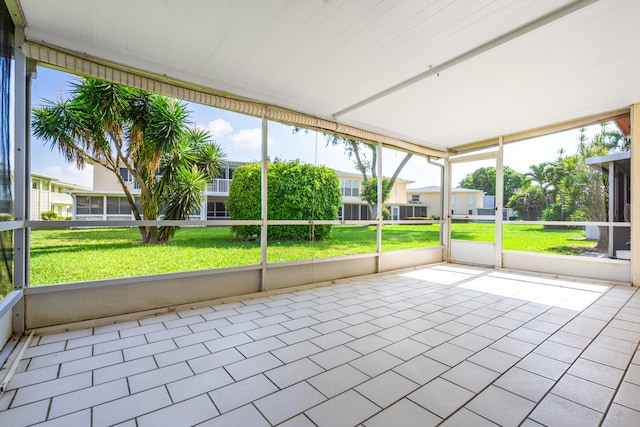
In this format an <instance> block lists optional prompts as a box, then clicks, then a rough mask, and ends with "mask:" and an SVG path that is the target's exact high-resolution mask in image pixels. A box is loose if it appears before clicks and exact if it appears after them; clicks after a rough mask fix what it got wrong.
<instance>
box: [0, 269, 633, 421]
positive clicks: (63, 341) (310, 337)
mask: <svg viewBox="0 0 640 427" xmlns="http://www.w3.org/2000/svg"><path fill="white" fill-rule="evenodd" d="M639 342H640V294H638V292H637V291H636V288H631V287H623V286H610V285H606V284H600V283H591V282H588V281H584V280H566V279H553V278H549V277H542V276H535V275H527V274H522V273H513V272H507V271H494V270H488V269H482V268H474V267H467V266H455V265H435V266H430V267H426V268H421V269H417V270H412V271H403V272H394V273H389V274H383V275H377V276H370V277H366V278H354V279H351V280H348V281H345V282H344V283H341V284H337V285H332V286H327V287H316V288H310V289H305V290H300V291H295V292H290V293H282V294H278V295H271V296H267V297H260V298H255V299H246V300H243V301H240V302H234V303H229V304H222V305H214V306H211V307H205V308H199V309H193V310H189V311H183V312H174V313H169V314H162V315H158V316H153V317H146V318H141V319H139V320H136V321H127V322H122V323H116V324H112V325H109V326H102V327H95V328H90V329H82V330H75V331H71V332H65V333H59V334H53V335H42V336H37V337H34V340H33V341H32V344H31V346H30V348H28V349H27V351H26V353H25V356H24V358H23V360H22V361H21V362H20V365H19V369H18V371H17V373H16V375H15V376H14V377H13V380H12V381H11V383H10V384H9V388H8V391H7V392H5V393H4V395H3V396H2V397H1V398H0V425H2V426H26V425H38V426H96V427H98V426H110V425H119V426H127V427H130V426H131V427H133V426H139V427H146V426H154V427H157V426H164V425H166V426H191V425H201V426H269V425H282V426H314V425H315V426H332V427H339V426H360V425H363V426H367V427H377V426H413V425H415V426H432V425H433V426H435V425H442V426H494V425H500V426H518V425H521V426H527V427H530V426H581V427H586V426H592V425H593V426H599V425H603V426H607V427H609V426H616V427H620V426H638V425H640V351H639V350H638V343H639Z"/></svg>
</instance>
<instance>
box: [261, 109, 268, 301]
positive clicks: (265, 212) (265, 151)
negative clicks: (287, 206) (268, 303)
mask: <svg viewBox="0 0 640 427" xmlns="http://www.w3.org/2000/svg"><path fill="white" fill-rule="evenodd" d="M267 138H268V120H267V118H266V117H264V116H262V191H261V194H262V198H261V201H262V213H261V215H260V216H261V220H262V227H261V228H260V264H261V266H262V276H261V280H260V291H265V290H266V289H265V287H266V284H267V216H268V210H267V157H268V155H269V151H268V147H267Z"/></svg>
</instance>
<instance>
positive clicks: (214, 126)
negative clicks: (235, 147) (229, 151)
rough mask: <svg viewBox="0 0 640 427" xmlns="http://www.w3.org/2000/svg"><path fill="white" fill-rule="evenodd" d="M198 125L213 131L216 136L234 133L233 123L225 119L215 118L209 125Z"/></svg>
mask: <svg viewBox="0 0 640 427" xmlns="http://www.w3.org/2000/svg"><path fill="white" fill-rule="evenodd" d="M198 127H200V128H203V129H206V130H208V131H209V132H211V134H212V135H213V136H214V138H220V137H223V136H226V135H230V134H231V133H233V126H231V123H229V122H228V121H226V120H223V119H215V120H213V121H211V122H209V124H208V125H198Z"/></svg>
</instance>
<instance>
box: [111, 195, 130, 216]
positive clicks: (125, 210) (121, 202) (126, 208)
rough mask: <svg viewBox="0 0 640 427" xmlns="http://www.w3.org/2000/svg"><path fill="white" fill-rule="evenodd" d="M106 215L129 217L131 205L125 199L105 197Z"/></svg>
mask: <svg viewBox="0 0 640 427" xmlns="http://www.w3.org/2000/svg"><path fill="white" fill-rule="evenodd" d="M107 214H108V215H131V205H129V202H128V201H127V198H126V197H107Z"/></svg>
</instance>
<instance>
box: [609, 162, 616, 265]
mask: <svg viewBox="0 0 640 427" xmlns="http://www.w3.org/2000/svg"><path fill="white" fill-rule="evenodd" d="M614 164H615V163H614V162H609V189H608V191H609V213H608V218H607V221H609V224H610V225H609V258H613V257H614V256H615V254H614V253H613V240H614V239H613V232H614V228H613V221H614V220H615V219H614V210H615V209H614V208H615V194H616V192H615V179H616V175H615V173H616V168H615V166H614Z"/></svg>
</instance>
